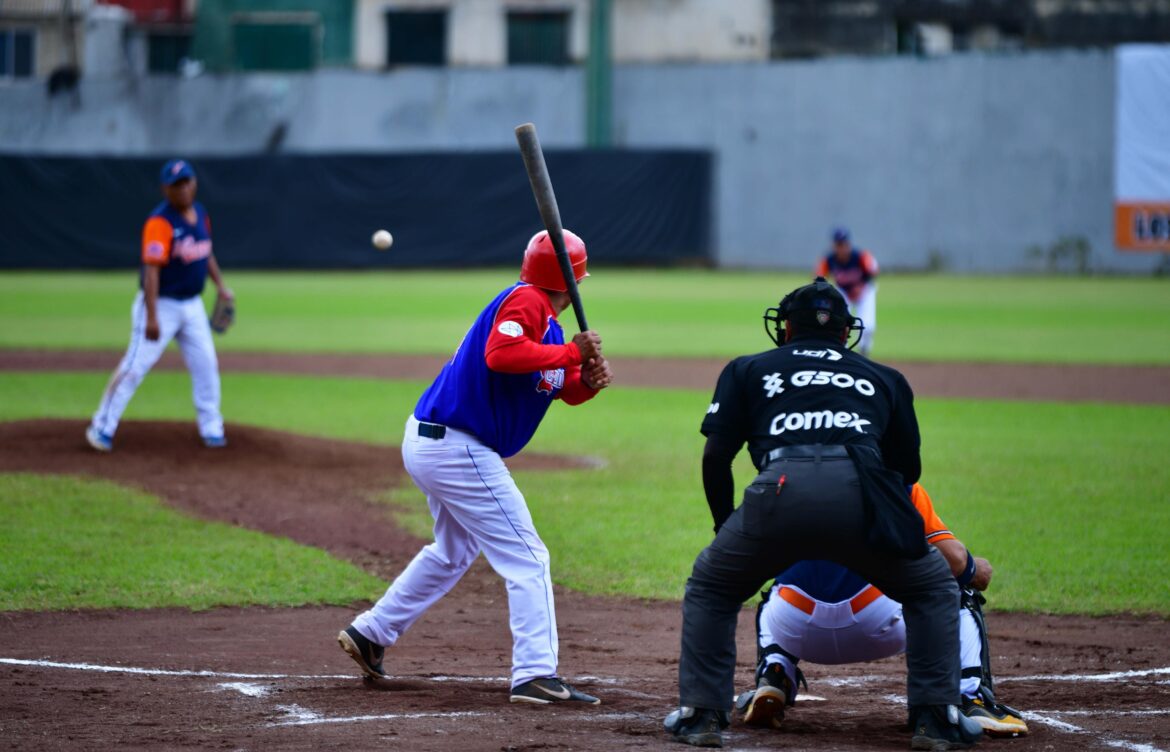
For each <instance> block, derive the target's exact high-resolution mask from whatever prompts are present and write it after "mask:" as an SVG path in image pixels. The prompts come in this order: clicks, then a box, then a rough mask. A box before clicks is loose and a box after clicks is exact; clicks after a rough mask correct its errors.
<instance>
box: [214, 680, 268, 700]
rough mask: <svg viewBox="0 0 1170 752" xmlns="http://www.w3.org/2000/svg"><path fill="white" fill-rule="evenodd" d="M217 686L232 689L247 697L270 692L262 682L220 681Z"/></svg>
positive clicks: (265, 694)
mask: <svg viewBox="0 0 1170 752" xmlns="http://www.w3.org/2000/svg"><path fill="white" fill-rule="evenodd" d="M219 686H220V687H222V688H223V689H230V690H234V691H236V692H239V693H240V694H242V695H245V696H247V697H265V696H267V695H268V694H270V692H271V690H270V689H269V688H268V687H266V686H264V685H263V684H251V683H249V682H222V683H221V684H220V685H219Z"/></svg>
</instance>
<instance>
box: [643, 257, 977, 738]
mask: <svg viewBox="0 0 1170 752" xmlns="http://www.w3.org/2000/svg"><path fill="white" fill-rule="evenodd" d="M764 321H765V324H764V326H765V329H766V330H767V331H768V334H769V336H770V337H771V338H772V341H773V342H775V343H776V348H775V349H772V350H768V351H766V352H762V353H758V354H756V355H745V356H742V357H739V358H736V359H735V360H733V361H731V362H730V363H728V364H727V366H726V367H725V368H724V369H723V372H722V373H721V374H720V376H719V382H718V384H716V386H715V396H714V398H713V399H712V401H711V405H710V407H708V408H707V416H706V418H705V419H704V420H703V425H702V432H703V434H704V435H705V436H706V437H707V443H706V446H705V448H704V450H703V487H704V490H705V492H706V495H707V503H708V505H710V507H711V515H712V517H713V518H714V520H715V531H716V535H715V539H714V540H713V541H712V542H711V544H710V545H709V546H707V548H706V549H704V550H703V551H702V552H701V553H700V554H699V556H698V557H697V558H696V559H695V564H694V568H693V570H692V572H691V576H690V579H689V580H688V581H687V586H686V595H685V597H684V598H683V627H682V652H681V656H680V658H679V704H680V707H679V709H678V710H677V711H674V712H672V713H671V714H670V715H669V716H667V718H666V721H665V726H666V729H667V731H668V732H670V733H671V734H672V735H673V736H674V738H675V739H676V740H678V741H681V742H684V743H686V744H692V745H695V746H700V747H720V746H722V743H723V742H722V733H721V732H722V729H724V728H726V727H727V725H728V723H729V721H730V714H729V711H730V709H731V701H732V696H733V694H734V689H733V679H734V674H735V628H736V620H737V616H738V613H739V610H740V608H741V606H742V605H743V603H744V601H746V600H747V599H748V598H750V597H751V596H752V595H753V594H754V593H755V592H756V591H757V590H758V589H759V588H760V586H761V584H762V583H763V582H764V581H765V580H767V579H768V578H770V577H772V576H773V575H775V573H776V572H782V571H784V570H785V569H787V568H788V567H789V566H791V565H792V564H794V563H796V562H797V561H799V560H802V559H829V560H832V561H835V562H838V563H840V564H843V565H845V566H847V567H849V568H850V569H852V570H854V571H855V572H857V573H858V574H859V575H861V576H862V577H864V578H865V579H867V580H869V581H870V582H872V583H873V584H875V585H877V586H878V588H880V589H881V590H882V591H883V592H885V593H886V594H887V595H889V596H890V597H891V598H893V599H895V600H897V601H899V602H900V603H902V604H903V606H904V614H905V618H906V632H907V648H906V665H907V669H908V672H909V677H908V679H907V692H906V694H907V698H908V701H909V706H910V707H909V718H910V724H911V726H912V729H913V738H912V740H911V746H912V748H914V749H961V748H965V747H968V746H970V745H971V744H973V743H974V742H975V741H976V740H977V739H978V738H979V730H978V727H973V728H972V727H968V726H967V725H966V724H964V725H960V724H962V723H963V721H964V720H965V718H963V717H962V714H960V713H959V712H958V710H957V708H956V706H957V705H958V703H959V643H958V635H959V628H958V623H957V619H958V613H959V590H958V586H957V585H956V584H955V578H954V576H952V574H951V571H950V569H949V568H948V567H947V564H946V561H944V559H943V557H942V555H941V554H940V553H939V552H938V551H937V550H936V549H935V548H933V547H930V546H927V545H926V544H925V542H924V541H923V537H922V524H923V523H922V518H921V517H920V516H919V515H918V513H917V511H916V510H915V509H914V508H913V505H912V504H911V502H910V499H909V496H908V494H907V492H906V486H907V485H908V484H912V483H914V482H916V481H917V480H918V476H919V473H920V471H921V459H920V457H919V434H918V419H917V416H916V415H915V413H914V402H913V400H914V396H913V393H912V392H911V391H910V386H909V384H907V382H906V379H905V378H904V377H903V376H902V374H900V373H898V372H897V371H896V370H894V369H892V368H889V367H887V366H883V365H880V364H878V363H875V362H873V361H871V360H868V359H867V358H865V357H862V356H860V355H857V354H855V353H853V352H852V351H851V350H849V349H847V348H846V347H845V343H846V341H847V340H848V338H849V335H850V333H851V332H852V331H855V330H860V329H861V328H862V326H863V325H862V322H861V321H860V320H858V319H855V318H854V317H853V316H851V315H850V314H849V308H848V306H847V304H846V302H845V299H844V298H843V297H842V296H841V294H840V293H839V292H838V291H837V290H836V289H835V288H834V287H833V285H831V284H829V283H828V282H826V281H825V280H824V278H822V277H817V279H816V281H814V282H813V283H812V284H809V285H806V286H804V287H800V288H798V289H796V290H794V291H793V292H791V293H790V294H788V295H787V296H785V298H784V299H783V300H782V301H781V302H780V305H779V306H778V307H777V308H769V309H768V310H767V312H765V314H764ZM745 442H746V443H747V446H748V452H749V453H750V454H751V458H752V462H753V463H754V464H755V466H756V468H757V469H759V471H760V473H759V475H757V476H756V478H755V480H753V481H752V483H751V485H750V486H749V487H748V488H747V490H746V491H745V492H744V495H743V503H742V504H741V505H740V506H739V508H738V509H736V508H734V501H733V497H734V480H733V478H732V471H731V464H732V460H733V459H734V458H735V455H736V454H738V453H739V450H740V449H741V448H742V447H743V445H744V443H745Z"/></svg>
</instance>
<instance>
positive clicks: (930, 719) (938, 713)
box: [910, 705, 983, 752]
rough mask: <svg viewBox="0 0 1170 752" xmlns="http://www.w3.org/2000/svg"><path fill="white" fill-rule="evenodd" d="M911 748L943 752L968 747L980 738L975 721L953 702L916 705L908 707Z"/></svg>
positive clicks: (980, 728) (981, 734) (980, 729)
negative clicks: (960, 710) (951, 703)
mask: <svg viewBox="0 0 1170 752" xmlns="http://www.w3.org/2000/svg"><path fill="white" fill-rule="evenodd" d="M910 728H911V733H912V734H913V736H911V737H910V749H922V750H930V752H944V750H950V749H970V748H971V747H973V746H975V742H977V741H979V740H980V739H981V738H982V737H983V729H982V727H980V726H979V724H978V723H976V722H975V721H972V720H971V719H970V718H968V717H967V716H965V715H963V714H962V713H960V712H959V709H958V707H956V706H954V705H915V706H914V707H912V708H910Z"/></svg>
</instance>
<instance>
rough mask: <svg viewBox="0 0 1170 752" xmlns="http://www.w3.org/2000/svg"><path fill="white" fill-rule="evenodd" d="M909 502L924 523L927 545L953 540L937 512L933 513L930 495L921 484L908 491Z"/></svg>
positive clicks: (952, 535)
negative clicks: (912, 503)
mask: <svg viewBox="0 0 1170 752" xmlns="http://www.w3.org/2000/svg"><path fill="white" fill-rule="evenodd" d="M910 500H911V501H913V502H914V508H915V509H917V510H918V513H919V514H921V515H922V521H923V523H925V530H926V542H927V543H937V542H938V541H943V540H948V539H949V540H954V539H955V536H954V534H953V533H952V532H951V531H950V530H948V529H947V526H946V525H944V524H943V521H942V520H941V519H939V516H938V512H936V511H934V502H933V501H931V499H930V495H929V494H928V493H926V489H925V488H923V487H922V484H920V483H915V484H914V487H913V488H911V489H910Z"/></svg>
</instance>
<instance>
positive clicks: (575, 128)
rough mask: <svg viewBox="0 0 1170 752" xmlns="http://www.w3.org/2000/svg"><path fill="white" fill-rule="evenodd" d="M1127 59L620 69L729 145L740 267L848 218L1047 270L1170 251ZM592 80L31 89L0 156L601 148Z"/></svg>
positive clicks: (647, 145)
mask: <svg viewBox="0 0 1170 752" xmlns="http://www.w3.org/2000/svg"><path fill="white" fill-rule="evenodd" d="M1114 68H1115V66H1114V57H1113V53H1112V52H1106V51H1088V52H1082V51H1066V52H1059V51H1058V52H1045V53H1029V54H1009V55H981V54H964V55H954V56H949V57H942V58H935V59H918V58H835V59H829V60H818V61H812V62H776V63H767V64H731V65H694V66H619V67H618V68H616V69H615V71H614V75H613V82H614V91H613V110H614V127H613V134H614V141H615V146H616V147H618V148H635V149H660V148H683V149H693V150H700V151H710V152H711V153H712V154H713V157H714V166H713V175H714V177H713V181H712V197H711V205H712V222H713V225H714V228H713V233H714V235H713V237H714V241H713V248H714V254H715V257H716V259H717V260H718V262H719V263H720V264H721V265H724V266H730V267H757V268H777V267H780V268H808V267H810V266H811V264H812V263H813V259H814V257H815V255H816V254H817V253H818V252H819V251H820V250H821V249H822V248H823V247H824V246H825V244H826V241H827V238H826V235H827V232H828V229H829V227H830V225H832V224H835V223H839V222H840V223H845V224H847V225H849V226H850V227H852V228H853V229H854V234H855V236H856V239H857V240H858V241H859V243H861V244H863V245H865V246H867V247H869V248H871V249H872V250H873V251H874V252H875V253H876V254H877V255H878V257H879V260H880V261H882V262H883V264H884V265H885V266H886V267H887V268H899V267H902V268H924V267H927V266H930V265H932V264H941V265H943V266H945V267H946V268H949V269H952V270H955V271H975V272H1006V271H1017V270H1022V269H1036V268H1039V267H1040V262H1039V261H1038V260H1037V259H1036V258H1035V257H1034V256H1033V255H1032V254H1031V251H1032V249H1035V248H1041V249H1044V248H1049V247H1051V246H1052V245H1053V244H1055V243H1056V242H1057V241H1058V240H1060V239H1061V238H1074V237H1075V238H1083V239H1085V240H1087V241H1088V243H1089V245H1090V247H1091V249H1092V252H1091V256H1090V258H1089V266H1090V268H1092V269H1094V270H1098V271H1131V272H1139V271H1148V270H1151V269H1152V268H1153V267H1154V266H1155V264H1156V263H1158V261H1159V260H1160V258H1159V257H1158V256H1156V255H1152V254H1123V253H1118V252H1116V251H1115V250H1114V248H1113V227H1112V186H1113V166H1112V159H1113V133H1114V125H1113V117H1114V116H1113V100H1114V91H1115V82H1114ZM584 91H585V87H584V77H583V72H582V71H581V70H579V69H576V68H529V67H525V68H509V69H502V70H501V69H436V70H430V69H405V70H401V71H395V72H387V73H369V72H359V71H336V70H332V71H318V72H316V73H313V74H302V75H250V76H201V77H197V78H193V79H178V80H176V79H173V78H166V79H164V78H146V79H135V80H122V79H117V80H88V79H87V80H84V81H83V83H82V87H81V91H80V100H79V102H74V101H72V100H71V99H70V98H69V97H58V98H57V99H56V100H49V99H47V97H46V96H45V93H44V87H43V84H36V83H13V84H5V85H3V86H0V151H4V152H8V153H13V152H15V153H22V154H28V153H39V154H55V155H83V154H105V155H124V156H139V155H150V156H153V157H155V158H161V157H163V156H169V155H171V154H180V153H181V154H184V155H187V156H190V157H191V158H193V159H195V160H198V159H199V158H200V156H206V155H221V156H222V155H255V154H258V153H263V152H265V151H266V150H268V151H281V152H285V153H298V154H304V153H309V154H313V153H336V152H347V153H353V152H359V153H360V152H381V153H386V152H391V153H402V152H405V153H413V152H434V151H454V152H456V153H462V152H465V151H482V150H497V151H499V150H509V149H513V148H514V139H513V135H512V129H513V127H514V126H515V125H517V124H518V123H521V122H525V121H529V120H531V121H533V122H536V123H537V125H538V127H539V130H540V135H541V139H542V141H543V143H544V144H545V146H546V147H550V148H560V149H572V148H582V147H583V146H584V143H585V112H584ZM553 177H554V180H555V181H556V182H557V183H558V185H559V184H562V183H564V182H565V181H567V180H571V179H573V176H572V175H565V174H560V175H554V176H553ZM4 189H6V187H2V186H0V190H4ZM612 211H613V212H614V213H615V214H616V213H620V212H621V211H622V207H621V206H620V205H614V206H613V207H612ZM573 219H574V218H573V217H571V216H566V218H565V221H566V224H569V225H570V226H572V225H573Z"/></svg>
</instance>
